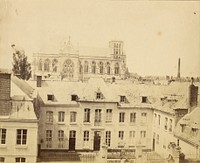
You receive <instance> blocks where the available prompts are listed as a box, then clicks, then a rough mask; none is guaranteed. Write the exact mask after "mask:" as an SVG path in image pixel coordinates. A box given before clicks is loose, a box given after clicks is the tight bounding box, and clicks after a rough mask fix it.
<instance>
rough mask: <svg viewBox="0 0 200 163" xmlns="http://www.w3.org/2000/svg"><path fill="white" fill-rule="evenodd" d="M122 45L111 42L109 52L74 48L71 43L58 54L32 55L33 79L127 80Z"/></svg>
mask: <svg viewBox="0 0 200 163" xmlns="http://www.w3.org/2000/svg"><path fill="white" fill-rule="evenodd" d="M123 46H124V44H123V41H110V42H109V48H83V47H82V48H80V47H79V48H74V47H73V46H72V43H71V41H70V40H69V41H68V42H67V43H66V44H65V45H64V47H63V48H62V49H61V50H60V52H58V53H57V54H52V53H48V54H47V53H35V54H34V55H33V63H32V68H33V71H32V72H33V73H32V74H33V78H35V77H36V76H42V78H43V80H48V79H50V80H69V81H78V80H87V79H89V78H90V77H95V76H96V77H103V78H106V79H108V80H109V79H111V78H113V77H114V78H116V79H124V78H125V73H126V55H125V52H124V49H123Z"/></svg>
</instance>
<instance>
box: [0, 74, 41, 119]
mask: <svg viewBox="0 0 200 163" xmlns="http://www.w3.org/2000/svg"><path fill="white" fill-rule="evenodd" d="M33 92H34V89H33V88H32V87H30V86H29V84H28V83H26V81H23V80H21V79H19V78H17V77H15V76H11V94H10V95H11V101H10V102H11V103H12V105H11V107H12V108H11V112H10V114H9V115H7V116H0V121H13V120H14V121H22V120H26V121H30V120H33V121H36V120H37V118H36V115H35V112H34V108H33V103H32V100H33V99H32V96H31V95H32V93H33Z"/></svg>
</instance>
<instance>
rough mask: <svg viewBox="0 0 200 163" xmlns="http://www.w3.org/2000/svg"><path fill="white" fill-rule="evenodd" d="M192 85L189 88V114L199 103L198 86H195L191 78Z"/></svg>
mask: <svg viewBox="0 0 200 163" xmlns="http://www.w3.org/2000/svg"><path fill="white" fill-rule="evenodd" d="M191 80H192V83H191V85H190V86H189V96H188V99H189V112H191V111H192V110H193V109H194V108H195V107H196V106H197V103H198V86H195V85H194V78H191Z"/></svg>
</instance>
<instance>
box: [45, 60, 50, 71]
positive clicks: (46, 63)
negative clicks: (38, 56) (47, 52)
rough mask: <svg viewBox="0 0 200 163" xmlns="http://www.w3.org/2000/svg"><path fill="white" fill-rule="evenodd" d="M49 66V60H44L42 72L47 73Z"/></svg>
mask: <svg viewBox="0 0 200 163" xmlns="http://www.w3.org/2000/svg"><path fill="white" fill-rule="evenodd" d="M49 65H50V60H49V59H46V60H45V61H44V71H47V72H49V70H50V68H49Z"/></svg>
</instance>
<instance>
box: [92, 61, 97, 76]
mask: <svg viewBox="0 0 200 163" xmlns="http://www.w3.org/2000/svg"><path fill="white" fill-rule="evenodd" d="M92 73H93V74H95V73H96V62H94V61H93V62H92Z"/></svg>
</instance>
